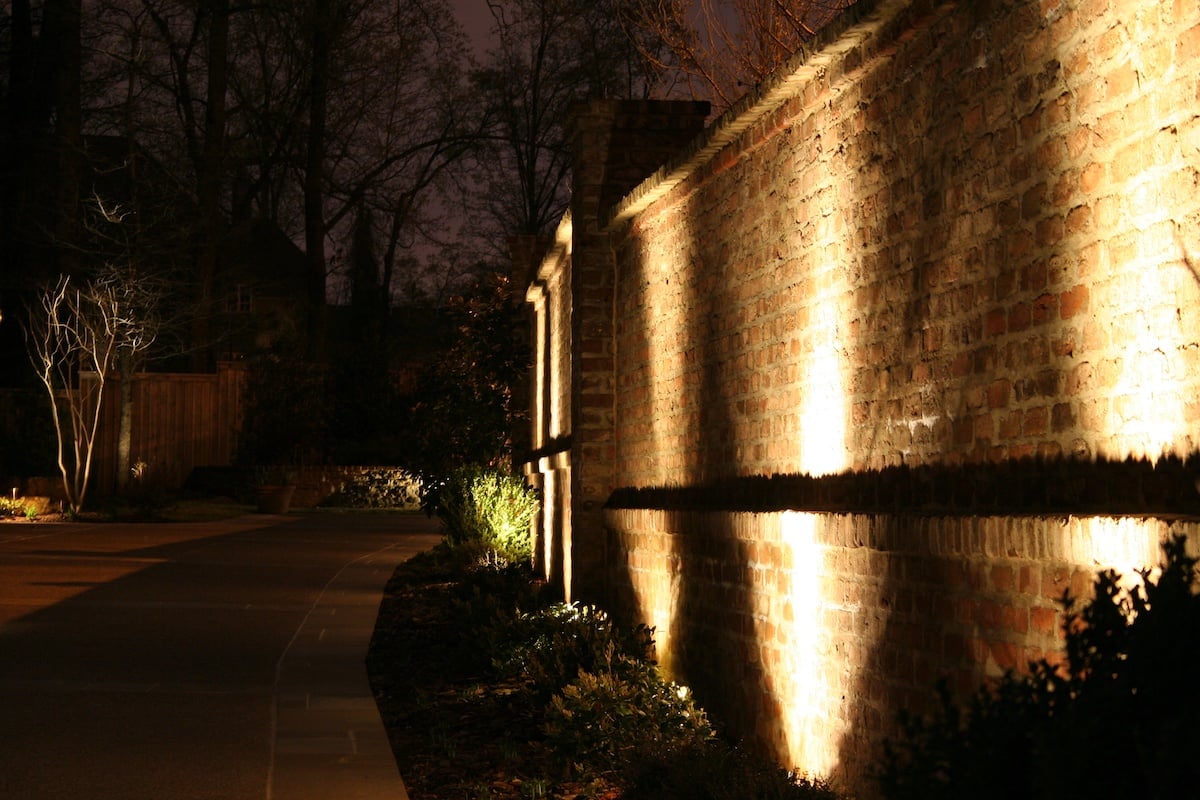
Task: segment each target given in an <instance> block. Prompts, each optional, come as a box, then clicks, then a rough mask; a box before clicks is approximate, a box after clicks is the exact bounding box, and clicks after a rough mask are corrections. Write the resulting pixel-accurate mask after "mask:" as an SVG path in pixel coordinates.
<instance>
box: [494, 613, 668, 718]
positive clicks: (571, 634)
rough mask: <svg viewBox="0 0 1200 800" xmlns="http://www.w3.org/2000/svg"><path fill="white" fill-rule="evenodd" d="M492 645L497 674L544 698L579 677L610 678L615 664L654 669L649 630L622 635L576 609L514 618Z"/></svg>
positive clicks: (607, 620)
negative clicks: (638, 664) (513, 678)
mask: <svg viewBox="0 0 1200 800" xmlns="http://www.w3.org/2000/svg"><path fill="white" fill-rule="evenodd" d="M491 639H492V641H493V644H492V650H493V663H494V665H495V667H496V668H497V669H498V670H499V671H500V673H501V674H505V675H520V676H522V677H524V678H525V679H527V680H529V681H530V682H531V683H532V685H533V686H534V687H535V688H536V690H537V691H539V692H540V693H541V694H543V695H544V696H546V697H549V696H550V695H552V694H554V693H555V692H559V691H561V690H562V689H563V688H564V687H566V686H567V685H569V684H570V683H572V682H573V681H575V680H576V679H578V678H579V676H580V674H581V673H589V672H591V673H595V672H600V671H602V670H603V671H608V672H612V671H613V669H614V666H613V665H614V663H616V664H618V665H619V664H624V663H634V662H645V663H653V651H654V636H653V632H652V631H651V629H650V628H649V627H647V626H645V625H638V626H636V627H634V628H633V629H632V630H631V631H629V632H625V631H623V630H621V629H619V628H618V627H617V626H615V625H614V624H613V621H612V619H611V617H609V615H608V614H607V613H606V612H605V611H603V610H602V609H600V608H597V607H596V606H591V605H580V604H578V603H554V604H552V605H550V606H547V607H545V608H539V609H535V610H533V611H529V612H525V613H522V614H519V615H518V616H516V617H515V618H514V619H512V620H511V621H507V622H506V623H505V624H504V625H503V626H502V627H501V629H500V630H499V632H498V633H494V634H493V636H492V637H491Z"/></svg>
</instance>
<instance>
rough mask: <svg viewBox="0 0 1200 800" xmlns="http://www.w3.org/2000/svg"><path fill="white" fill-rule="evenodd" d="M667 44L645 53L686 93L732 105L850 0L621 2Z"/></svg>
mask: <svg viewBox="0 0 1200 800" xmlns="http://www.w3.org/2000/svg"><path fill="white" fill-rule="evenodd" d="M622 2H623V3H624V5H625V6H626V7H627V9H628V14H627V19H629V20H631V21H632V22H633V24H634V26H635V27H636V28H637V29H640V30H641V31H643V32H646V31H649V32H651V33H652V34H653V35H654V37H655V39H654V40H655V41H659V42H661V43H662V44H663V45H665V53H664V51H662V50H660V51H657V52H653V51H646V52H645V55H646V57H647V58H649V59H651V60H652V61H654V62H655V63H656V64H657V65H658V66H659V67H660V68H661V69H662V70H663V72H664V74H666V75H668V76H671V77H673V78H674V79H676V80H675V82H676V83H677V84H679V85H682V87H683V88H684V91H685V93H687V94H689V95H691V96H692V97H695V98H697V99H705V100H710V101H711V102H712V103H713V106H714V108H716V109H717V110H723V109H725V108H728V107H729V106H731V105H732V104H733V103H734V102H736V101H737V99H738V98H739V97H741V96H742V95H744V94H745V93H746V92H747V91H749V90H750V89H751V88H752V87H754V86H755V85H756V84H758V83H760V82H761V81H762V80H763V78H765V77H766V76H767V75H769V74H771V72H773V71H774V70H776V69H777V68H778V67H779V66H781V65H782V64H783V62H784V61H786V60H787V59H788V58H789V57H790V56H791V55H792V54H793V53H795V52H796V50H797V49H798V48H799V47H800V46H801V45H803V43H804V42H806V41H808V40H809V39H811V38H812V37H813V36H814V35H815V34H816V32H817V31H818V30H820V28H821V27H822V26H824V25H825V24H826V23H827V22H829V20H830V19H832V18H833V17H835V16H836V15H837V14H838V12H840V11H841V10H842V9H844V8H847V7H848V6H851V5H853V4H854V2H855V0H622Z"/></svg>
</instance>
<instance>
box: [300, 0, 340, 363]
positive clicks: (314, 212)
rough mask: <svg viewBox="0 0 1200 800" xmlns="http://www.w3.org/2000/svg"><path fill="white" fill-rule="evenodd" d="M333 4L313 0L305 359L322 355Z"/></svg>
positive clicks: (329, 0) (306, 196)
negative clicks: (327, 141) (325, 180)
mask: <svg viewBox="0 0 1200 800" xmlns="http://www.w3.org/2000/svg"><path fill="white" fill-rule="evenodd" d="M332 3H333V0H313V19H312V25H313V28H312V65H311V66H312V72H311V74H310V76H309V103H310V106H309V115H308V143H307V144H308V152H307V157H306V163H305V173H304V246H305V251H306V253H307V255H308V279H307V281H306V282H305V285H306V295H307V301H308V303H307V304H308V320H309V325H308V357H309V359H311V360H313V361H319V360H321V358H322V357H323V356H324V353H325V198H324V193H323V172H324V167H325V105H326V100H327V97H328V93H329V50H330V36H331V33H332V31H331V30H330V28H331V27H332V24H333V19H332V14H331V11H332Z"/></svg>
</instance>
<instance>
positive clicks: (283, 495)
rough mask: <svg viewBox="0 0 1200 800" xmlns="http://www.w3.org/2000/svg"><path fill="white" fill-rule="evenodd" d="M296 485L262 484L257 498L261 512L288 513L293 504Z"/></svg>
mask: <svg viewBox="0 0 1200 800" xmlns="http://www.w3.org/2000/svg"><path fill="white" fill-rule="evenodd" d="M295 491H296V487H295V486H260V487H258V493H257V495H256V499H257V500H258V512H259V513H260V514H286V513H288V509H289V508H291V506H292V494H294V493H295Z"/></svg>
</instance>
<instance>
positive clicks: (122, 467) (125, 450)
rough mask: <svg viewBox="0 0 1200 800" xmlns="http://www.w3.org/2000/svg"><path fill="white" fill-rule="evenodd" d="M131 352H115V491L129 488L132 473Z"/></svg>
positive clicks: (122, 492)
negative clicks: (117, 403) (117, 399)
mask: <svg viewBox="0 0 1200 800" xmlns="http://www.w3.org/2000/svg"><path fill="white" fill-rule="evenodd" d="M133 360H134V359H133V353H131V352H129V350H128V349H125V348H122V349H121V350H119V351H118V352H117V370H118V375H117V380H118V381H119V383H118V384H117V385H118V386H119V387H120V395H121V400H120V402H121V409H120V416H119V421H118V423H117V493H118V494H124V493H125V490H126V489H128V488H129V478H130V476H131V475H132V474H133V473H132V466H133V465H132V464H131V462H130V454H131V451H132V449H133Z"/></svg>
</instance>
